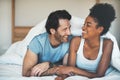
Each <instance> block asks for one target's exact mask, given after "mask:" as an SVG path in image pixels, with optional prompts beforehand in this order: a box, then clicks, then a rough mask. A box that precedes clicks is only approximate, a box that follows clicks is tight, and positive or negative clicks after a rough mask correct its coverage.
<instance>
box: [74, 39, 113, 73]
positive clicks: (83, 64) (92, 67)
mask: <svg viewBox="0 0 120 80" xmlns="http://www.w3.org/2000/svg"><path fill="white" fill-rule="evenodd" d="M84 42H85V40H84V39H83V38H82V39H81V43H80V46H79V49H78V51H77V58H76V66H77V67H78V68H80V69H84V70H87V71H89V72H96V70H97V67H98V64H99V62H100V60H101V56H102V53H103V52H102V48H103V38H100V48H99V52H98V56H97V58H96V59H95V60H89V59H87V58H85V57H84V54H83V46H84ZM93 55H94V53H93ZM111 69H112V68H110V69H109V70H107V73H109V71H111ZM107 73H106V74H107Z"/></svg>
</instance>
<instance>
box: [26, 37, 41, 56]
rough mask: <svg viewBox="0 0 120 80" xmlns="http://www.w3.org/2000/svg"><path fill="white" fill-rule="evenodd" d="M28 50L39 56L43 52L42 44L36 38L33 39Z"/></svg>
mask: <svg viewBox="0 0 120 80" xmlns="http://www.w3.org/2000/svg"><path fill="white" fill-rule="evenodd" d="M27 48H28V49H29V50H31V51H32V52H34V53H36V54H39V53H40V52H41V51H42V47H41V44H40V42H39V40H38V39H37V38H36V37H35V38H33V39H32V41H31V42H30V43H29V45H28V47H27Z"/></svg>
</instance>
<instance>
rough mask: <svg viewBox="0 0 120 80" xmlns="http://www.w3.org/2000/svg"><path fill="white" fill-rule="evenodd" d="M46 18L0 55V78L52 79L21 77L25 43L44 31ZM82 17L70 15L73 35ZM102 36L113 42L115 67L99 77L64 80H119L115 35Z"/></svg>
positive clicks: (50, 79) (49, 79)
mask: <svg viewBox="0 0 120 80" xmlns="http://www.w3.org/2000/svg"><path fill="white" fill-rule="evenodd" d="M45 22H46V19H44V20H43V21H41V22H40V23H39V24H37V25H36V26H35V27H33V28H31V29H30V31H29V32H28V34H27V36H26V37H25V38H24V39H23V40H21V41H17V42H15V43H13V44H12V45H11V46H10V48H9V49H8V50H7V51H6V52H5V54H4V55H2V56H0V80H54V79H55V77H56V75H53V76H44V77H23V76H22V63H23V58H24V55H25V53H26V50H27V45H28V44H29V42H30V41H31V40H32V38H33V37H34V36H35V35H38V34H40V33H43V32H45V31H46V30H45V28H44V25H45ZM83 22H84V19H81V18H78V17H75V16H72V19H71V21H70V23H71V33H72V35H74V36H78V35H81V26H82V25H83ZM103 37H108V38H110V39H112V41H113V42H114V49H113V54H112V60H111V65H112V66H113V67H114V68H115V69H114V70H113V71H112V72H111V73H109V74H108V75H106V76H105V77H101V78H93V79H89V78H87V77H84V76H78V75H76V76H71V77H68V78H66V79H65V80H80V79H81V80H120V63H119V62H120V51H119V48H118V45H117V41H116V39H115V37H114V36H113V35H112V34H111V33H109V32H108V33H107V34H106V35H104V36H103Z"/></svg>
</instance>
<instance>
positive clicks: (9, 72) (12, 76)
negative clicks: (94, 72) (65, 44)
mask: <svg viewBox="0 0 120 80" xmlns="http://www.w3.org/2000/svg"><path fill="white" fill-rule="evenodd" d="M55 77H56V76H55V75H53V76H44V77H23V76H22V65H16V64H0V80H54V79H55ZM65 80H120V72H118V71H117V70H113V71H112V72H111V73H109V74H108V75H107V76H105V77H102V78H93V79H89V78H87V77H84V76H77V75H76V76H71V77H68V78H66V79H65Z"/></svg>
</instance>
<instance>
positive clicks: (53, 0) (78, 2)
mask: <svg viewBox="0 0 120 80" xmlns="http://www.w3.org/2000/svg"><path fill="white" fill-rule="evenodd" d="M26 3H27V4H26ZM94 4H95V0H89V1H88V0H16V25H19V26H20V25H27V26H28V25H30V26H31V25H36V24H37V23H38V22H40V21H41V20H43V19H45V18H46V17H47V16H48V15H49V13H50V12H52V11H54V10H57V9H66V10H67V11H68V12H70V13H71V14H72V15H75V16H78V17H81V18H85V17H86V16H87V14H88V13H89V8H90V7H91V6H92V5H94Z"/></svg>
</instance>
